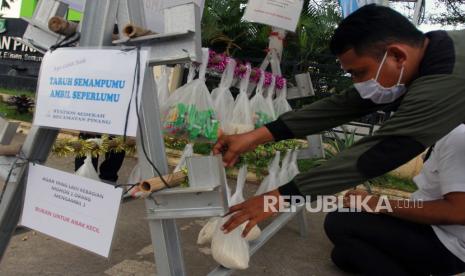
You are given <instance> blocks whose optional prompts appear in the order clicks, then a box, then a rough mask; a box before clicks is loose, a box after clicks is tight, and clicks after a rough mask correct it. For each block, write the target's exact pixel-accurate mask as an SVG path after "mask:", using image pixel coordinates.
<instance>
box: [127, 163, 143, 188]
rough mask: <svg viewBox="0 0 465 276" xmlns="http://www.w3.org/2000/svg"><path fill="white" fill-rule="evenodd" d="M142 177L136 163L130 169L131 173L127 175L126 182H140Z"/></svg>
mask: <svg viewBox="0 0 465 276" xmlns="http://www.w3.org/2000/svg"><path fill="white" fill-rule="evenodd" d="M142 180H143V179H142V173H141V171H140V165H139V163H137V164H136V165H135V166H134V168H133V169H132V171H131V174H130V175H129V177H128V183H129V184H135V183H139V182H141V181H142Z"/></svg>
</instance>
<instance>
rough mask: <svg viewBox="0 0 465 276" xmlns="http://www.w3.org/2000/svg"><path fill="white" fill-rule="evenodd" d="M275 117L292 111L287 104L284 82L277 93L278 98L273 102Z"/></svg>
mask: <svg viewBox="0 0 465 276" xmlns="http://www.w3.org/2000/svg"><path fill="white" fill-rule="evenodd" d="M273 105H274V110H275V112H276V117H279V116H281V115H282V114H284V113H286V112H289V111H291V110H292V107H291V106H290V105H289V103H288V102H287V84H286V82H284V86H283V89H281V91H279V92H278V96H277V97H276V99H275V100H274V102H273Z"/></svg>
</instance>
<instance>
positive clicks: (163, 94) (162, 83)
mask: <svg viewBox="0 0 465 276" xmlns="http://www.w3.org/2000/svg"><path fill="white" fill-rule="evenodd" d="M168 71H169V69H168V67H167V66H162V69H161V77H160V79H159V81H158V105H159V106H165V105H166V103H167V101H168V99H169V97H170V90H169V72H168Z"/></svg>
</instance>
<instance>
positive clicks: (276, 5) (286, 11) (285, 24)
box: [244, 0, 304, 32]
mask: <svg viewBox="0 0 465 276" xmlns="http://www.w3.org/2000/svg"><path fill="white" fill-rule="evenodd" d="M303 4H304V1H303V0H249V3H248V4H247V8H246V10H245V14H244V20H246V21H251V22H257V23H262V24H266V25H270V26H274V27H278V28H281V29H285V30H288V31H291V32H295V29H296V28H297V23H298V22H299V18H300V14H301V12H302V8H303Z"/></svg>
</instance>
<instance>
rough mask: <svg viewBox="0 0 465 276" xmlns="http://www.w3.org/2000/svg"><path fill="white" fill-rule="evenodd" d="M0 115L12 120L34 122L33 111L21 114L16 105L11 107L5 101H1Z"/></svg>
mask: <svg viewBox="0 0 465 276" xmlns="http://www.w3.org/2000/svg"><path fill="white" fill-rule="evenodd" d="M0 115H1V116H3V117H5V118H7V119H11V120H19V121H24V122H32V113H29V114H19V113H17V112H16V110H15V109H14V107H10V106H8V105H7V104H5V103H0Z"/></svg>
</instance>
